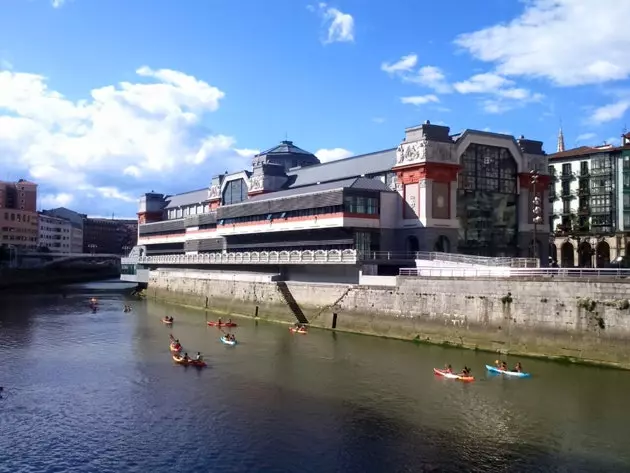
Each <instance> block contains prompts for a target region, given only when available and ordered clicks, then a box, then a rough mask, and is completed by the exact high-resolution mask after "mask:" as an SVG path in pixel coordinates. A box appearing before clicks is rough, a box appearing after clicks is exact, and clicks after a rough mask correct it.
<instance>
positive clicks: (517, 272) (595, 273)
mask: <svg viewBox="0 0 630 473" xmlns="http://www.w3.org/2000/svg"><path fill="white" fill-rule="evenodd" d="M399 274H400V276H411V277H433V278H487V277H491V278H552V277H571V278H572V277H574V278H630V269H624V268H508V267H491V268H460V267H443V268H439V267H437V268H429V267H424V268H401V269H400V271H399Z"/></svg>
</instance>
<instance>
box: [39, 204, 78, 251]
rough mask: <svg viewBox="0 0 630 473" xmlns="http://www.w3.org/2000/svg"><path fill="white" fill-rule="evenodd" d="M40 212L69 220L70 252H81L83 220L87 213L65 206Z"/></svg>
mask: <svg viewBox="0 0 630 473" xmlns="http://www.w3.org/2000/svg"><path fill="white" fill-rule="evenodd" d="M41 213H42V214H44V215H50V216H52V217H57V218H62V219H64V220H67V221H68V222H70V227H71V228H70V253H83V221H84V220H85V219H86V218H87V215H85V214H80V213H78V212H75V211H74V210H70V209H67V208H65V207H57V208H56V209H50V210H44V211H42V212H41Z"/></svg>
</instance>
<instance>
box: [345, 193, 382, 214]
mask: <svg viewBox="0 0 630 473" xmlns="http://www.w3.org/2000/svg"><path fill="white" fill-rule="evenodd" d="M343 202H344V211H345V212H348V213H351V214H368V215H378V214H379V208H378V207H379V199H378V197H365V196H356V195H347V196H345V197H344V199H343Z"/></svg>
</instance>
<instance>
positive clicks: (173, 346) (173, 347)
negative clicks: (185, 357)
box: [169, 343, 182, 353]
mask: <svg viewBox="0 0 630 473" xmlns="http://www.w3.org/2000/svg"><path fill="white" fill-rule="evenodd" d="M169 348H170V349H171V351H172V352H173V353H179V352H180V351H182V346H181V345H177V344H175V343H171V344H170V347H169Z"/></svg>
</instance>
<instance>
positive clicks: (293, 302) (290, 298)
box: [276, 281, 308, 324]
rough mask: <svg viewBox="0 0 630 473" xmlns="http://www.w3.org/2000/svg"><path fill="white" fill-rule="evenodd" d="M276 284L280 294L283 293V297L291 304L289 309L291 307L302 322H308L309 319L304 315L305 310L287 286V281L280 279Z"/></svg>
mask: <svg viewBox="0 0 630 473" xmlns="http://www.w3.org/2000/svg"><path fill="white" fill-rule="evenodd" d="M276 284H277V287H278V291H280V294H282V297H283V298H284V300H285V302H286V303H287V305H288V306H289V309H291V312H293V315H295V318H296V319H297V321H298V322H299V323H301V324H307V323H308V319H307V318H306V316H305V315H304V312H302V309H301V308H300V306H299V305H298V303H297V301H296V300H295V298H294V297H293V294H291V290H290V289H289V287H288V286H287V283H285V282H284V281H278V282H277V283H276Z"/></svg>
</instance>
